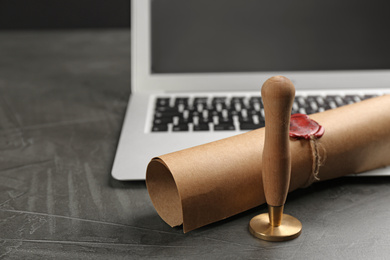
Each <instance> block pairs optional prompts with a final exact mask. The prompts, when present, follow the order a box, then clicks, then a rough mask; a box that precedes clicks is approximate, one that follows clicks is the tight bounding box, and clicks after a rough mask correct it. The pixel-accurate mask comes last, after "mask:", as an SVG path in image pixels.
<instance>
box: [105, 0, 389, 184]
mask: <svg viewBox="0 0 390 260" xmlns="http://www.w3.org/2000/svg"><path fill="white" fill-rule="evenodd" d="M389 5H390V4H389V3H388V2H386V1H371V2H370V3H369V4H367V3H365V2H362V3H357V2H356V1H351V0H348V1H341V2H340V1H330V2H329V1H320V0H313V1H310V2H307V1H306V2H303V1H293V2H292V1H290V0H282V1H265V0H259V1H249V0H213V1H209V0H187V1H183V0H153V1H152V0H133V1H132V7H131V10H132V17H131V19H132V23H131V26H132V28H131V77H132V78H131V96H130V101H129V105H128V108H127V112H126V117H125V120H124V123H123V128H122V132H121V137H120V140H119V144H118V147H117V152H116V156H115V161H114V164H113V168H112V176H113V177H114V178H115V179H118V180H144V179H145V173H146V167H147V165H148V163H149V161H150V159H151V158H153V157H155V156H159V155H163V154H166V153H170V152H174V151H177V150H181V149H184V148H188V147H192V146H196V145H200V144H203V143H207V142H211V141H214V140H218V139H222V138H226V137H229V136H233V135H237V134H240V133H243V132H246V131H249V130H251V129H254V128H257V127H261V126H262V125H263V123H264V122H263V121H264V118H263V117H262V116H263V114H262V113H263V111H262V101H261V97H260V89H261V86H262V84H263V83H264V82H265V80H267V79H268V78H269V77H271V76H274V75H284V76H286V77H288V78H289V79H291V80H292V81H293V83H294V85H295V87H296V90H297V92H296V100H295V102H294V106H293V110H295V112H301V113H307V114H310V113H315V112H320V111H323V110H326V109H333V108H335V107H338V106H342V105H345V104H348V103H354V102H359V101H360V100H363V99H366V98H370V97H372V96H377V95H382V94H385V93H390V51H389V46H390V34H388V33H386V32H387V25H388V24H390V16H388V14H387V10H389V7H390V6H389ZM293 112H294V111H293ZM389 172H390V170H389V167H388V168H385V169H379V170H376V171H372V172H369V173H367V174H372V175H389Z"/></svg>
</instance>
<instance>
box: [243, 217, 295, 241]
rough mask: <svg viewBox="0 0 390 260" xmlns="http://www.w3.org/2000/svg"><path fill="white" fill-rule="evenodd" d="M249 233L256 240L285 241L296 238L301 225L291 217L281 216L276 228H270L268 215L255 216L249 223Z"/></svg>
mask: <svg viewBox="0 0 390 260" xmlns="http://www.w3.org/2000/svg"><path fill="white" fill-rule="evenodd" d="M249 231H250V232H251V234H252V235H254V236H255V237H257V238H260V239H263V240H267V241H287V240H291V239H294V238H297V237H298V236H299V235H300V234H301V231H302V223H301V222H300V221H299V220H298V219H296V218H294V217H293V216H290V215H287V214H283V218H282V223H281V225H280V226H278V227H273V226H271V224H270V222H269V215H268V213H264V214H260V215H257V216H256V217H254V218H252V219H251V221H250V222H249Z"/></svg>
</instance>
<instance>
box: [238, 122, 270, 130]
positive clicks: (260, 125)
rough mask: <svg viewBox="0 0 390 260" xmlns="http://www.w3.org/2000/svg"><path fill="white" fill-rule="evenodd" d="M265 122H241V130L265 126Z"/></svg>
mask: <svg viewBox="0 0 390 260" xmlns="http://www.w3.org/2000/svg"><path fill="white" fill-rule="evenodd" d="M264 126H265V124H264V122H263V123H261V124H253V123H240V129H241V130H253V129H257V128H260V127H264Z"/></svg>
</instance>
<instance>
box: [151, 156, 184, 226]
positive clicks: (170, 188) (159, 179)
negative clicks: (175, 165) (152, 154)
mask: <svg viewBox="0 0 390 260" xmlns="http://www.w3.org/2000/svg"><path fill="white" fill-rule="evenodd" d="M146 186H147V189H148V192H149V196H150V199H151V200H152V203H153V206H154V207H155V209H156V211H157V213H158V214H159V215H160V217H161V218H162V219H163V220H164V221H165V222H166V223H167V224H168V225H170V226H171V227H175V226H179V225H181V224H183V210H182V205H181V198H180V195H179V190H178V188H177V185H176V182H175V179H174V178H173V176H172V173H171V171H170V170H169V168H168V166H167V165H166V164H165V163H164V161H163V160H161V159H160V158H153V159H152V160H151V161H150V163H149V165H148V168H147V170H146Z"/></svg>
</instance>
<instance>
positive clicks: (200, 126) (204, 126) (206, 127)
mask: <svg viewBox="0 0 390 260" xmlns="http://www.w3.org/2000/svg"><path fill="white" fill-rule="evenodd" d="M193 129H194V131H209V130H210V127H209V124H205V123H203V124H196V125H194V128H193Z"/></svg>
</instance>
